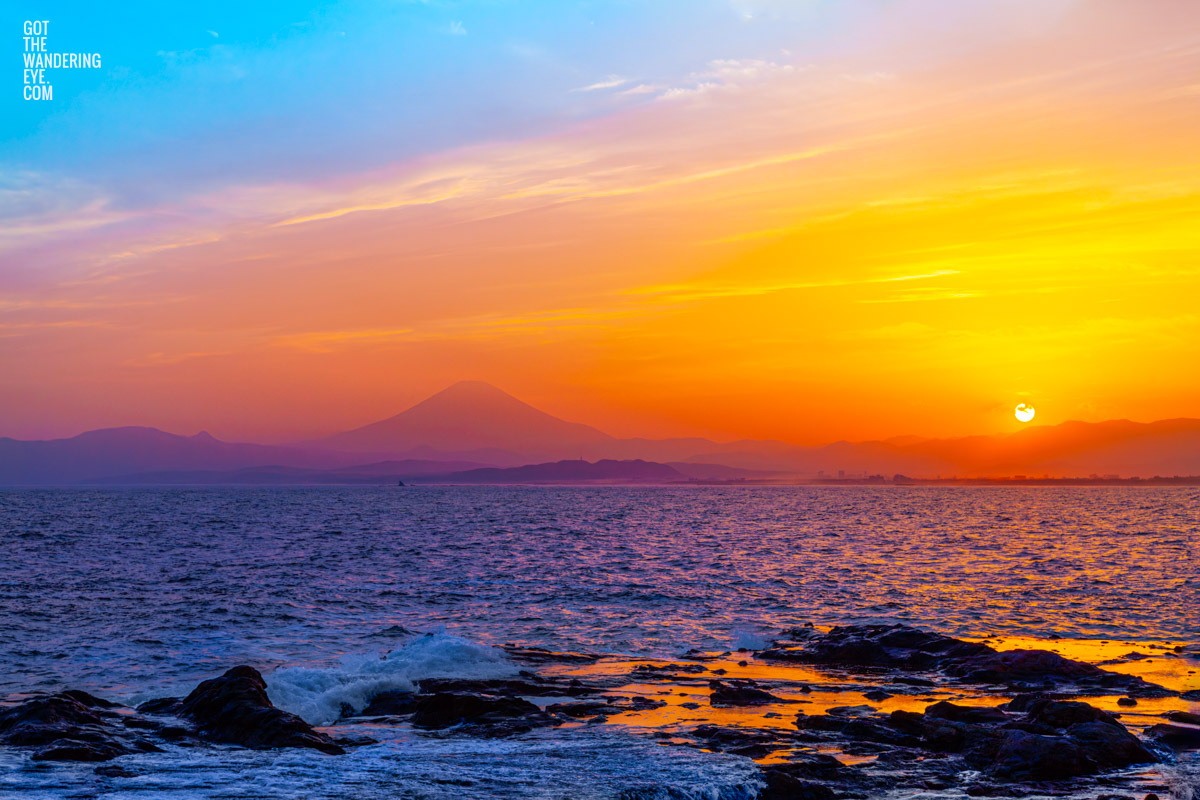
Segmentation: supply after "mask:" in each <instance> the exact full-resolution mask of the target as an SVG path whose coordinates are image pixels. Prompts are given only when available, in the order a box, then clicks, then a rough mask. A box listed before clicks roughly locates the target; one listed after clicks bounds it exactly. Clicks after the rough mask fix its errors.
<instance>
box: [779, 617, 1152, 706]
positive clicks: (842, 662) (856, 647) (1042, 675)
mask: <svg viewBox="0 0 1200 800" xmlns="http://www.w3.org/2000/svg"><path fill="white" fill-rule="evenodd" d="M758 657H759V658H763V659H773V660H777V661H795V662H801V663H809V664H826V665H830V666H840V667H858V668H872V669H904V670H941V671H944V672H945V673H946V674H948V675H951V676H954V677H958V678H961V679H963V680H967V681H971V682H973V683H994V684H1003V685H1007V686H1014V685H1022V684H1029V683H1033V684H1042V685H1049V686H1057V685H1059V684H1072V685H1076V686H1080V687H1086V688H1102V689H1120V690H1122V691H1124V692H1126V693H1127V694H1136V695H1138V696H1167V695H1169V694H1172V692H1170V691H1169V690H1167V689H1164V688H1163V687H1161V686H1156V685H1154V684H1152V683H1147V682H1146V681H1144V680H1143V679H1141V678H1139V677H1137V676H1134V675H1123V674H1121V673H1117V672H1108V671H1106V670H1102V669H1100V668H1099V667H1096V666H1093V665H1092V664H1086V663H1084V662H1082V661H1073V660H1071V659H1069V658H1064V657H1062V656H1060V655H1058V654H1057V653H1051V652H1050V651H1048V650H1008V651H1005V652H1000V651H997V650H995V649H994V648H992V647H989V646H988V645H986V644H983V643H982V642H967V641H963V640H962V639H955V638H953V637H950V636H942V635H941V634H937V633H928V632H926V631H922V630H918V629H917V628H913V627H910V626H908V625H902V624H896V625H849V626H840V627H837V628H834V629H833V630H831V631H829V633H826V634H823V635H815V636H812V637H810V638H808V639H807V640H806V641H804V642H803V643H802V644H801V645H800V646H799V647H775V648H771V649H769V650H764V651H762V652H760V653H758Z"/></svg>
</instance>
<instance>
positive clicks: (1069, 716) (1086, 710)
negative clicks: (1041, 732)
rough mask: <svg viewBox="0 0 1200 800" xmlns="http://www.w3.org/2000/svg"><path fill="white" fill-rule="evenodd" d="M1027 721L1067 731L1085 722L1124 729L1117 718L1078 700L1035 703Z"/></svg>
mask: <svg viewBox="0 0 1200 800" xmlns="http://www.w3.org/2000/svg"><path fill="white" fill-rule="evenodd" d="M1026 713H1027V719H1028V720H1029V721H1030V722H1036V723H1039V724H1041V725H1047V726H1049V727H1051V728H1060V729H1066V728H1070V727H1071V726H1072V725H1078V724H1080V723H1085V722H1103V723H1105V724H1108V725H1113V726H1115V727H1117V728H1122V725H1121V723H1120V722H1118V721H1117V718H1116V717H1114V716H1113V715H1112V714H1110V713H1108V712H1107V711H1101V710H1100V709H1098V708H1095V707H1094V706H1089V705H1088V704H1087V703H1080V702H1078V701H1076V700H1043V701H1038V702H1035V703H1033V704H1032V705H1031V706H1030V707H1029V709H1028V710H1027V712H1026Z"/></svg>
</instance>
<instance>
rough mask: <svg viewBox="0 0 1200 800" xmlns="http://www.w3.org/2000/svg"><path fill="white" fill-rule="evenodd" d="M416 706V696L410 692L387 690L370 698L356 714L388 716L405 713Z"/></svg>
mask: <svg viewBox="0 0 1200 800" xmlns="http://www.w3.org/2000/svg"><path fill="white" fill-rule="evenodd" d="M416 707H417V697H416V695H415V694H413V693H412V692H399V691H388V692H380V693H379V694H377V695H375V696H374V697H372V698H371V702H369V703H367V706H366V708H364V709H363V710H362V711H361V712H360V713H359V714H358V716H362V717H390V716H395V715H397V714H407V713H409V712H410V711H412V710H413V709H415V708H416Z"/></svg>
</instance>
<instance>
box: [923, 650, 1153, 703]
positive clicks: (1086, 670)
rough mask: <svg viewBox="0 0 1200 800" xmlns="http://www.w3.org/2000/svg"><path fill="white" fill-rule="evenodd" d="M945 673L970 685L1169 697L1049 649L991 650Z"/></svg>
mask: <svg viewBox="0 0 1200 800" xmlns="http://www.w3.org/2000/svg"><path fill="white" fill-rule="evenodd" d="M989 649H990V648H989ZM945 671H946V673H947V674H948V675H954V676H956V677H960V678H963V679H965V680H967V681H970V682H972V683H998V684H1006V685H1014V684H1020V683H1034V684H1038V683H1040V684H1043V685H1050V686H1054V685H1058V684H1063V683H1070V684H1076V685H1079V686H1086V687H1097V688H1104V689H1124V690H1125V691H1126V692H1128V693H1131V694H1133V693H1136V694H1138V695H1139V696H1146V695H1152V694H1159V693H1162V694H1169V692H1167V691H1166V690H1165V689H1162V688H1161V687H1156V686H1154V685H1153V684H1150V683H1147V682H1146V681H1144V680H1142V679H1141V678H1139V677H1137V676H1134V675H1122V674H1120V673H1116V672H1108V671H1106V670H1102V669H1100V668H1099V667H1097V666H1094V665H1092V664H1086V663H1084V662H1082V661H1073V660H1071V659H1069V658H1064V657H1063V656H1060V655H1059V654H1057V653H1051V652H1050V651H1048V650H1007V651H1005V652H1002V653H999V652H995V651H993V652H991V653H985V654H982V655H978V656H972V657H970V658H967V659H963V660H961V661H955V662H953V663H950V664H948V665H946V667H945Z"/></svg>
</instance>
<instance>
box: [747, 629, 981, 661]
mask: <svg viewBox="0 0 1200 800" xmlns="http://www.w3.org/2000/svg"><path fill="white" fill-rule="evenodd" d="M987 652H994V651H993V650H992V648H990V647H988V646H987V645H985V644H979V643H976V642H964V641H962V640H960V639H953V638H951V637H949V636H942V635H940V634H936V633H926V632H925V631H921V630H918V629H916V628H913V627H910V626H908V625H899V624H897V625H848V626H839V627H836V628H834V629H833V630H831V631H829V633H826V634H824V635H810V636H809V637H808V640H807V641H806V642H805V644H804V645H803V646H802V647H800V648H798V649H794V650H793V649H782V648H775V649H771V650H766V651H763V652H762V653H759V654H758V655H759V657H760V658H768V659H776V660H784V661H800V662H805V663H810V664H829V665H833V666H855V667H889V668H893V669H935V668H938V667H940V666H941V665H942V664H943V663H946V662H947V661H948V660H954V659H965V658H968V657H971V656H978V655H982V654H985V653H987Z"/></svg>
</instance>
